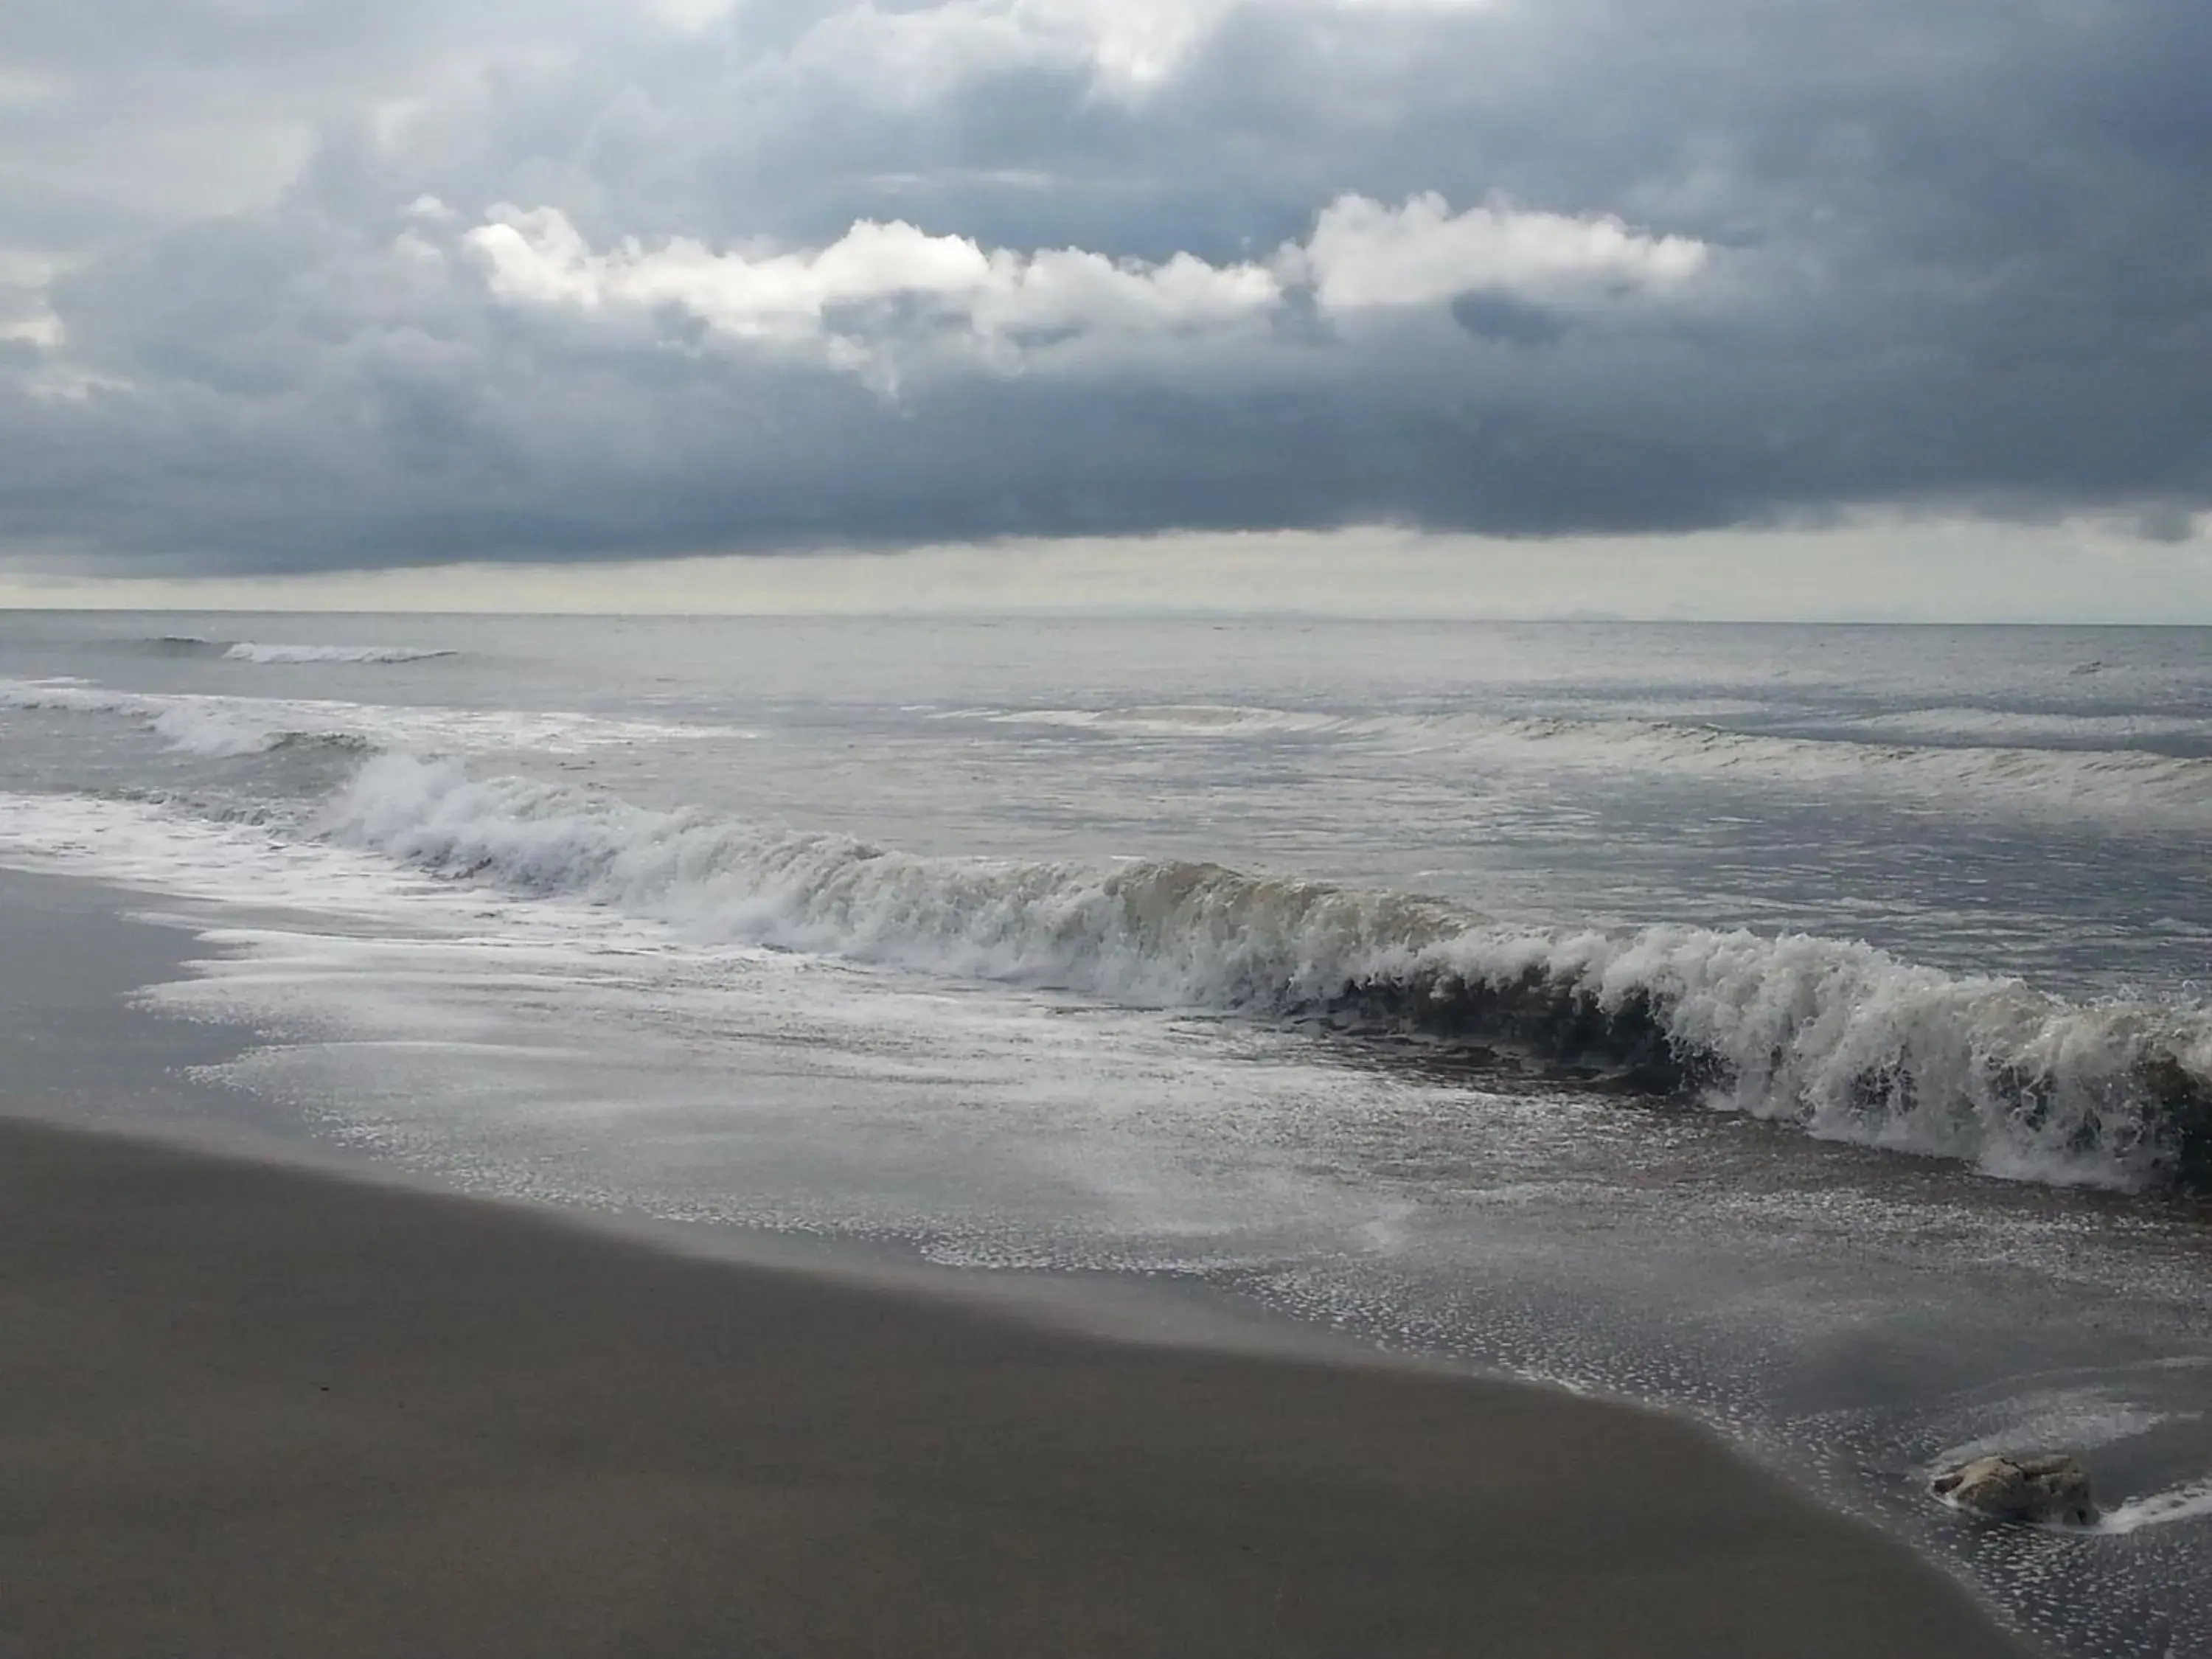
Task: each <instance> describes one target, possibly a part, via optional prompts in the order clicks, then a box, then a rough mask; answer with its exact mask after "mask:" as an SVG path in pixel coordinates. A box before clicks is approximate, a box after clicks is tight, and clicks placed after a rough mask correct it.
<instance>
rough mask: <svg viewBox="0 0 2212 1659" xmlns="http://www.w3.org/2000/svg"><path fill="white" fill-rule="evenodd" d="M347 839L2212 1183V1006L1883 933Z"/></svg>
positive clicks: (692, 855) (672, 835) (2028, 1168)
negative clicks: (2105, 989) (1644, 923)
mask: <svg viewBox="0 0 2212 1659" xmlns="http://www.w3.org/2000/svg"><path fill="white" fill-rule="evenodd" d="M323 827H324V829H325V831H326V833H328V834H329V835H330V836H331V837H332V838H333V839H335V840H337V841H339V842H343V843H345V844H348V845H350V846H353V847H356V848H364V849H368V850H373V851H375V852H378V853H381V854H386V855H389V856H392V857H394V858H397V859H399V860H404V861H406V862H408V863H410V864H411V865H414V866H417V867H420V868H422V869H426V870H428V871H431V872H435V873H438V874H441V875H446V876H450V877H461V878H478V879H484V880H489V881H495V882H499V883H501V884H506V885H508V886H511V887H513V888H517V889H520V890H526V891H530V892H534V893H542V894H547V895H562V896H574V897H580V898H585V899H588V900H591V901H593V902H602V903H607V904H611V905H615V906H618V907H621V908H626V909H629V910H632V911H635V912H638V913H641V914H645V915H653V916H657V917H659V918H661V919H663V920H665V921H669V922H671V923H674V924H676V925H678V927H683V928H684V929H686V930H687V931H690V932H691V933H695V934H696V935H699V936H702V937H706V938H711V939H724V940H731V941H744V942H746V943H751V944H760V945H776V946H781V947H786V948H791V949H797V950H803V951H811V952H817V953H822V954H829V955H836V956H841V957H849V958H854V959H859V960H865V961H881V962H889V963H898V964H901V965H904V966H908V967H914V968H919V969H925V970H929V971H935V972H951V973H957V974H960V975H970V976H978V977H986V978H993V979H1000V980H1006V981H1016V982H1022V983H1028V984H1035V985H1043V986H1051V987H1066V988H1070V989H1077V990H1081V991H1084V992H1085V993H1088V994H1097V995H1102V996H1106V997H1109V998H1114V999H1117V1000H1125V1001H1133V1002H1139V1003H1143V1004H1146V1005H1149V1006H1199V1007H1207V1008H1218V1009H1225V1010H1231V1011H1236V1012H1246V1013H1253V1014H1261V1015H1267V1016H1286V1017H1295V1018H1309V1019H1315V1020H1319V1021H1323V1022H1326V1023H1328V1024H1332V1025H1334V1026H1337V1027H1340V1028H1344V1029H1347V1030H1353V1031H1357V1032H1360V1033H1364V1034H1376V1035H1380V1034H1385V1033H1401V1034H1405V1035H1407V1036H1413V1037H1418V1038H1419V1039H1421V1040H1423V1041H1425V1042H1431V1043H1436V1044H1443V1045H1448V1046H1449V1047H1450V1048H1453V1049H1455V1050H1456V1051H1461V1052H1467V1051H1485V1052H1490V1053H1495V1054H1503V1055H1506V1056H1515V1057H1521V1058H1523V1059H1527V1060H1534V1061H1536V1062H1539V1063H1541V1064H1544V1065H1546V1066H1557V1067H1563V1068H1568V1069H1570V1070H1571V1072H1572V1073H1574V1074H1575V1075H1578V1076H1584V1077H1590V1078H1604V1079H1610V1080H1612V1081H1613V1083H1615V1084H1616V1085H1619V1086H1621V1087H1624V1088H1629V1089H1633V1090H1638V1091H1646V1092H1650V1093H1651V1094H1655V1095H1659V1096H1665V1097H1686V1098H1689V1097H1694V1098H1697V1099H1700V1100H1702V1101H1704V1102H1705V1103H1708V1104H1710V1105H1712V1106H1714V1107H1717V1108H1721V1109H1729V1110H1734V1111H1740V1112H1744V1113H1748V1114H1751V1115H1755V1116H1759V1117H1762V1118H1770V1119H1775V1120H1779V1121H1788V1122H1791V1123H1795V1124H1797V1125H1799V1126H1802V1127H1804V1128H1805V1129H1807V1130H1808V1131H1809V1132H1811V1133H1814V1134H1816V1135H1821V1136H1826V1137H1829V1138H1832V1139H1843V1140H1851V1141H1857V1142H1861V1143H1863V1144H1869V1145H1873V1146H1883V1147H1889V1148H1894V1149H1897V1150H1900V1151H1909V1152H1921V1153H1928V1154H1934V1155H1939V1156H1943V1157H1948V1158H1960V1159H1964V1160H1966V1161H1968V1162H1970V1163H1972V1164H1976V1165H1978V1166H1979V1167H1980V1168H1982V1169H1984V1170H1989V1171H1990V1172H1992V1173H1996V1174H2002V1175H2008V1176H2021V1177H2027V1178H2033V1179H2039V1180H2046V1181H2054V1182H2100V1183H2104V1184H2109V1185H2115V1186H2126V1187H2150V1186H2171V1187H2179V1188H2187V1189H2191V1190H2200V1191H2201V1190H2212V1010H2206V1009H2203V1008H2199V1007H2189V1006H2173V1005H2164V1004H2151V1003H2139V1004H2112V1005H2083V1004H2077V1003H2070V1002H2067V1001H2064V1000H2060V999H2057V998H2054V997H2051V996H2048V995H2045V994H2042V993H2039V992H2038V991H2036V990H2034V989H2033V988H2032V987H2028V986H2027V985H2026V984H2024V983H2023V982H2021V981H2018V980H2014V979H2000V978H1994V977H1971V978H1960V977H1954V976H1952V975H1946V974H1943V973H1940V972H1938V971H1936V970H1935V969H1928V968H1923V967H1918V966H1916V965H1914V964H1911V963H1906V962H1903V961H1900V960H1899V959H1898V958H1896V957H1892V956H1890V955H1888V954H1887V953H1885V952H1883V951H1878V950H1875V949H1874V948H1873V947H1871V946H1869V945H1863V944H1857V943H1851V942H1847V941H1844V940H1838V939H1821V938H1816V937H1811V936H1807V935H1791V936H1786V937H1782V938H1767V937H1762V936H1759V935H1755V934H1753V933H1748V932H1743V931H1736V932H1716V931H1710V930H1705V929H1699V928H1692V927H1653V928H1648V929H1644V930H1643V931H1640V932H1635V933H1602V932H1595V931H1575V930H1564V929H1545V928H1534V927H1515V926H1509V925H1504V924H1500V923H1498V922H1494V921H1490V920H1488V919H1486V918H1485V917H1482V916H1480V915H1475V914H1474V913H1473V912H1470V911H1468V910H1466V909H1464V908H1460V907H1458V906H1455V905H1452V904H1449V903H1447V902H1443V901H1439V900H1434V899H1426V898H1421V897H1418V896H1411V895H1406V894H1396V893H1387V892H1376V891H1362V890H1353V889H1346V888H1340V887H1333V886H1329V885H1326V884H1320V883H1314V882H1304V881H1295V880H1281V879H1273V878H1262V877H1256V876H1251V875H1246V874H1242V873H1240V872H1236V871H1233V870H1229V869H1225V868H1223V867H1221V866H1215V865H1206V864H1188V863H1179V862H1158V863H1144V864H1133V865H1127V866H1118V867H1111V868H1099V867H1097V866H1087V865H1079V864H1045V863H1021V862H1012V861H1004V860H988V861H987V860H952V859H935V858H922V857H915V856H911V855H908V854H901V853H897V852H894V851H889V850H886V849H884V848H878V847H873V846H870V845H867V844H866V843H864V842H856V841H853V840H850V839H848V838H845V837H842V836H827V835H810V834H800V833H793V832H790V831H783V830H775V829H763V828H760V827H757V826H753V825H749V824H744V823H737V822H733V821H732V820H729V819H726V818H720V817H714V816H712V815H709V814H707V813H703V812H696V811H694V812H659V811H647V810H646V809H643V808H640V807H637V806H634V805H629V804H626V803H623V802H620V801H616V800H611V799H606V798H605V797H603V796H591V797H586V796H583V795H580V794H579V793H575V792H574V791H571V790H568V789H565V788H562V787H558V786H555V785H549V784H541V783H534V782H530V781H524V780H521V779H517V778H498V779H491V780H482V781H480V780H476V779H472V778H471V777H470V776H469V775H468V774H467V772H466V771H465V769H463V768H462V767H461V766H460V765H459V763H455V762H452V761H422V760H418V759H415V758H412V757H406V756H398V755H392V756H382V757H378V758H376V759H374V760H372V761H370V762H369V763H368V764H366V765H365V766H364V767H363V768H362V770H361V772H360V773H359V774H358V775H357V776H356V778H355V780H354V781H353V782H352V783H350V784H349V786H348V787H346V788H345V789H344V790H343V791H341V792H340V793H339V794H338V795H337V797H336V798H334V799H333V800H332V801H331V803H330V805H328V807H327V809H326V812H325V820H324V826H323Z"/></svg>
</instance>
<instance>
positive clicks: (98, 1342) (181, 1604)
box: [0, 1119, 2030, 1656]
mask: <svg viewBox="0 0 2212 1659" xmlns="http://www.w3.org/2000/svg"><path fill="white" fill-rule="evenodd" d="M0 1229H4V1231H5V1234H6V1243H5V1248H4V1249H0V1287H4V1289H0V1352H7V1353H9V1354H11V1355H14V1356H15V1357H16V1358H15V1360H14V1362H13V1363H11V1364H9V1365H8V1366H6V1367H5V1368H0V1424H4V1425H6V1427H5V1429H4V1430H0V1539H4V1540H6V1541H9V1547H8V1548H6V1549H4V1550H0V1634H4V1635H5V1636H6V1637H7V1638H8V1641H7V1645H9V1646H10V1647H11V1648H13V1647H20V1648H21V1649H22V1650H25V1651H36V1652H41V1653H52V1654H57V1655H61V1654H68V1653H73V1652H88V1653H89V1652H99V1653H102V1654H137V1653H146V1654H153V1653H157V1652H158V1653H167V1654H174V1653H179V1652H183V1653H194V1652H208V1653H214V1652H222V1653H225V1654H235V1655H240V1656H246V1655H253V1654H259V1653H269V1654H276V1653H288V1652H294V1651H300V1650H315V1651H319V1652H323V1653H327V1654H332V1655H343V1654H349V1653H362V1654H368V1653H389V1652H394V1651H409V1652H416V1653H425V1654H431V1653H447V1652H451V1653H464V1652H482V1651H492V1650H501V1649H505V1650H517V1651H526V1652H532V1653H544V1654H567V1653H578V1654H582V1653H599V1652H621V1653H624V1654H634V1655H659V1654H692V1653H699V1654H706V1653H727V1652H750V1651H760V1652H793V1653H820V1654H843V1653H854V1654H860V1653H868V1654H878V1653H915V1654H923V1653H954V1652H957V1653H969V1654H977V1655H985V1654H997V1653H1006V1654H1015V1653H1035V1652H1055V1653H1065V1654H1071V1655H1073V1654H1086V1653H1099V1654H1107V1653H1113V1654H1137V1653H1154V1652H1157V1653H1161V1654H1170V1653H1193V1652H1205V1653H1209V1654H1212V1653H1237V1652H1251V1653H1255V1654H1259V1653H1266V1654H1269V1655H1278V1654H1291V1653H1304V1652H1310V1653H1315V1654H1323V1653H1329V1654H1341V1653H1346V1652H1367V1653H1408V1654H1411V1653H1445V1652H1458V1651H1484V1652H1490V1653H1528V1654H1530V1655H1535V1654H1552V1655H1557V1654H1582V1653H1592V1654H1595V1653H1616V1652H1618V1653H1621V1654H1628V1653H1631V1652H1633V1653H1638V1654H1672V1653H1680V1654H1683V1655H1685V1656H1687V1655H1691V1654H1732V1653H1741V1654H1744V1655H1747V1656H1749V1655H1771V1654H1773V1653H1778V1652H1789V1653H1792V1654H1802V1655H1807V1656H1814V1655H1837V1656H1843V1655H1861V1654H1864V1655H1874V1654H1878V1653H1888V1652H1895V1651H1913V1650H1931V1651H1932V1650H1938V1649H1941V1650H1944V1651H1948V1652H1953V1653H1960V1654H1990V1655H1997V1654H2009V1655H2020V1654H2024V1653H2027V1652H2028V1651H2030V1650H2029V1649H2027V1647H2025V1646H2024V1645H2022V1644H2020V1643H2019V1642H2017V1641H2016V1640H2015V1638H2012V1637H2010V1636H2008V1635H2007V1634H2005V1633H2003V1632H2001V1631H2000V1630H1999V1629H1998V1628H1997V1627H1996V1625H1995V1624H1994V1622H1993V1621H1992V1620H1990V1617H1989V1615H1988V1614H1986V1613H1984V1611H1983V1610H1982V1609H1981V1608H1980V1607H1978V1605H1977V1604H1976V1603H1975V1601H1973V1600H1972V1597H1971V1596H1970V1595H1968V1594H1967V1593H1966V1590H1965V1589H1962V1588H1961V1587H1960V1586H1959V1585H1957V1584H1955V1583H1954V1582H1953V1581H1952V1580H1950V1579H1949V1578H1948V1577H1946V1576H1945V1575H1944V1574H1942V1572H1941V1571H1938V1570H1937V1569H1936V1568H1935V1567H1933V1566H1932V1565H1929V1564H1927V1563H1925V1562H1923V1561H1922V1560H1921V1559H1919V1558H1917V1556H1916V1555H1915V1554H1914V1553H1912V1552H1911V1550H1910V1549H1909V1548H1908V1547H1906V1546H1905V1544H1903V1543H1902V1542H1899V1541H1895V1540H1893V1539H1891V1538H1889V1537H1887V1535H1885V1534H1881V1532H1879V1531H1878V1530H1876V1529H1875V1528H1874V1527H1872V1526H1871V1525H1869V1524H1867V1523H1864V1522H1858V1521H1856V1520H1853V1519H1850V1518H1848V1517H1846V1516H1841V1515H1838V1514H1836V1513H1833V1512H1832V1511H1829V1510H1825V1509H1823V1508H1821V1507H1820V1505H1818V1504H1816V1503H1815V1502H1814V1501H1813V1500H1812V1499H1810V1498H1807V1497H1804V1496H1802V1494H1800V1493H1799V1492H1796V1491H1795V1490H1793V1489H1791V1488H1790V1487H1788V1486H1786V1485H1785V1484H1784V1482H1783V1481H1782V1480H1780V1479H1779V1478H1778V1477H1776V1476H1773V1475H1771V1474H1765V1473H1764V1472H1762V1471H1759V1470H1758V1469H1756V1468H1753V1467H1752V1466H1751V1465H1750V1464H1748V1463H1747V1462H1743V1461H1742V1460H1741V1459H1740V1458H1739V1457H1738V1456H1736V1455H1735V1454H1734V1453H1732V1452H1730V1451H1729V1449H1726V1447H1725V1446H1724V1445H1723V1443H1721V1442H1720V1441H1719V1440H1718V1439H1717V1437H1714V1436H1712V1435H1711V1434H1710V1433H1708V1432H1707V1431H1705V1430H1703V1429H1701V1428H1699V1427H1697V1426H1695V1425H1692V1424H1690V1423H1688V1422H1687V1421H1685V1420H1681V1419H1675V1418H1672V1417H1668V1416H1664V1415H1662V1414H1660V1413H1652V1412H1647V1411H1644V1410H1641V1409H1639V1408H1637V1407H1631V1406H1626V1405H1617V1404H1613V1403H1611V1402H1601V1401H1590V1400H1586V1399H1583V1398H1579V1397H1577V1396H1574V1395H1567V1394H1565V1393H1563V1392H1556V1391H1553V1390H1548V1389H1541V1388H1538V1387H1535V1386H1534V1385H1528V1384H1522V1383H1510V1382H1494V1381H1491V1380H1488V1379H1482V1378H1478V1377H1474V1376H1467V1375H1463V1374H1460V1373H1457V1372H1453V1371H1448V1370H1443V1368H1438V1367H1426V1366H1420V1365H1413V1364H1395V1363H1388V1362H1383V1361H1371V1362H1367V1363H1353V1362H1352V1361H1350V1360H1348V1359H1343V1360H1340V1359H1322V1358H1294V1357H1289V1356H1285V1355H1282V1354H1262V1353H1259V1352H1249V1351H1238V1350H1237V1349H1235V1348H1221V1347H1206V1346H1194V1345H1189V1344H1177V1343H1174V1342H1170V1341H1164V1340H1136V1341H1133V1340H1116V1339H1114V1338H1109V1337H1104V1336H1101V1335H1098V1334H1095V1333H1087V1332H1085V1331H1081V1330H1078V1329H1074V1328H1069V1327H1067V1326H1066V1325H1065V1324H1052V1323H1048V1322H1044V1321H1042V1320H1040V1319H1036V1318H1032V1317H1027V1316H1022V1315H1020V1314H1018V1312H1014V1311H1011V1310H1008V1309H1007V1308H1006V1307H1003V1306H994V1305H991V1304H988V1303H987V1302H985V1301H982V1300H975V1301H971V1302H969V1303H966V1304H964V1305H963V1303H962V1302H961V1301H960V1299H958V1298H957V1297H955V1296H952V1295H950V1294H918V1293H916V1292H915V1291H913V1290H911V1289H908V1288H902V1287H899V1286H897V1285H893V1284H890V1283H880V1284H874V1285H868V1284H863V1283H861V1282H860V1281H859V1279H857V1277H856V1276H854V1275H849V1274H838V1273H816V1272H810V1271H808V1270H805V1269H804V1268H799V1267H787V1266H781V1265H778V1266H760V1265H745V1264H742V1263H739V1262H737V1261H729V1260H715V1259H713V1258H709V1257H704V1256H687V1255H681V1254H677V1253H673V1252H671V1251H669V1250H666V1249H659V1248H657V1247H656V1246H655V1245H653V1243H650V1242H649V1241H647V1240H644V1239H638V1240H635V1241H626V1240H624V1239H622V1238H620V1237H616V1236H614V1235H613V1234H612V1233H611V1231H606V1230H601V1229H596V1228H585V1227H577V1226H574V1225H568V1223H566V1222H565V1221H564V1220H563V1218H561V1217H560V1216H558V1215H557V1214H538V1213H536V1212H532V1211H528V1210H525V1209H522V1208H520V1207H513V1206H503V1205H500V1204H497V1203H494V1202H487V1201H484V1200H474V1199H470V1198H466V1197H461V1196H449V1195H446V1194H436V1193H430V1192H423V1191H417V1190H411V1189H408V1188H398V1187H386V1186H380V1185H376V1184H372V1183H367V1182H356V1181H352V1180H348V1179H344V1178H342V1177H341V1176H337V1175H334V1174H331V1173H325V1172H323V1171H319V1170H308V1169H302V1168H289V1167H283V1166H280V1165H277V1164H266V1163H258V1162H254V1161H249V1160H246V1159H244V1158H238V1157H235V1156H231V1155H228V1154H218V1153H213V1152H195V1151H191V1150H187V1149H184V1148H181V1147H177V1146H167V1145H160V1144H155V1143H151V1142H148V1141H145V1140H143V1139H130V1138H126V1137H124V1136H121V1135H118V1134H112V1133H95V1132H89V1131H86V1130H81V1129H71V1128H63V1127H55V1126H53V1125H52V1124H48V1123H33V1122H29V1121H22V1120H20V1119H12V1120H11V1119H0Z"/></svg>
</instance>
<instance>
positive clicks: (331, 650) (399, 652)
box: [222, 640, 459, 663]
mask: <svg viewBox="0 0 2212 1659" xmlns="http://www.w3.org/2000/svg"><path fill="white" fill-rule="evenodd" d="M222 654H223V655H224V656H225V657H226V658H227V659H229V660H230V661H232V662H258V663H315V662H331V663H340V662H343V663H402V662H424V661H428V659H431V658H433V657H451V656H456V655H458V654H459V653H457V652H455V651H453V650H451V649H447V648H445V647H428V646H413V645H264V644H263V643H261V642H260V641H257V640H240V641H238V642H237V643H236V644H234V645H233V646H231V647H228V649H227V650H225V651H224V652H223V653H222Z"/></svg>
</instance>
